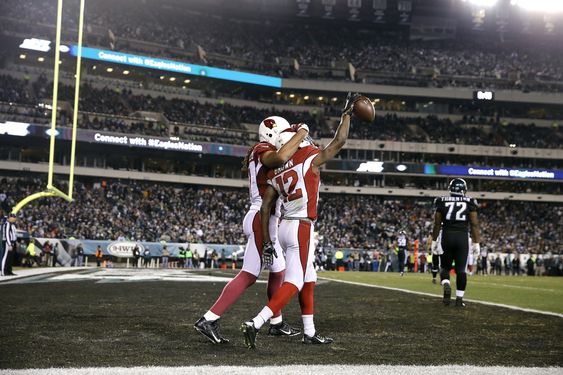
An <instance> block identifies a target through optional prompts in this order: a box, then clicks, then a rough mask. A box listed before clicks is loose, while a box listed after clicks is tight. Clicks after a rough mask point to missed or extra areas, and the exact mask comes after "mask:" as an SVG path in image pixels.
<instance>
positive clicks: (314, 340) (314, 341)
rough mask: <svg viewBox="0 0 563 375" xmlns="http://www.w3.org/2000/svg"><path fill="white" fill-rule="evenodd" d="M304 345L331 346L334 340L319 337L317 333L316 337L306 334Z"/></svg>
mask: <svg viewBox="0 0 563 375" xmlns="http://www.w3.org/2000/svg"><path fill="white" fill-rule="evenodd" d="M302 341H303V344H308V345H327V344H331V343H332V342H333V341H334V339H333V338H330V337H324V336H321V335H319V334H318V333H315V335H314V336H307V335H305V334H303V340H302Z"/></svg>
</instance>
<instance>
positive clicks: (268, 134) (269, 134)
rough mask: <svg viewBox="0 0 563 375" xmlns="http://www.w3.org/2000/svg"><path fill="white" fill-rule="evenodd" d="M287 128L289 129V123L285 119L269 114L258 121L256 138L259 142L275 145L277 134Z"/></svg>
mask: <svg viewBox="0 0 563 375" xmlns="http://www.w3.org/2000/svg"><path fill="white" fill-rule="evenodd" d="M287 129H291V125H289V122H287V120H286V119H284V118H283V117H279V116H270V117H268V118H266V119H264V121H262V122H261V123H260V126H259V127H258V138H259V139H260V142H268V143H269V144H271V145H272V146H276V143H277V140H278V137H279V135H280V134H281V133H282V132H284V131H285V130H287Z"/></svg>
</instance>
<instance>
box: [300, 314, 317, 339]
mask: <svg viewBox="0 0 563 375" xmlns="http://www.w3.org/2000/svg"><path fill="white" fill-rule="evenodd" d="M301 318H302V319H303V333H304V334H306V335H307V336H315V322H314V321H313V315H301Z"/></svg>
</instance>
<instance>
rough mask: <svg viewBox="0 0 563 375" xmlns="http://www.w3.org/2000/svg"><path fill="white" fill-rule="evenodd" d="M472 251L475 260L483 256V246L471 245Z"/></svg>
mask: <svg viewBox="0 0 563 375" xmlns="http://www.w3.org/2000/svg"><path fill="white" fill-rule="evenodd" d="M471 251H472V252H473V259H477V258H478V257H479V255H481V245H479V244H478V243H473V244H471Z"/></svg>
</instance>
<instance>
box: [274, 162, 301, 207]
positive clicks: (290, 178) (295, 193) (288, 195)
mask: <svg viewBox="0 0 563 375" xmlns="http://www.w3.org/2000/svg"><path fill="white" fill-rule="evenodd" d="M298 178H299V177H298V176H297V172H295V171H294V170H292V169H290V170H289V171H287V172H285V173H284V174H283V175H281V176H278V177H276V184H278V187H279V189H280V192H281V193H282V195H283V196H284V201H286V202H291V201H294V200H296V199H299V198H301V197H302V196H303V192H302V191H301V189H295V185H297V179H298ZM288 182H289V187H288V189H287V191H286V190H285V184H287V183H288Z"/></svg>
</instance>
